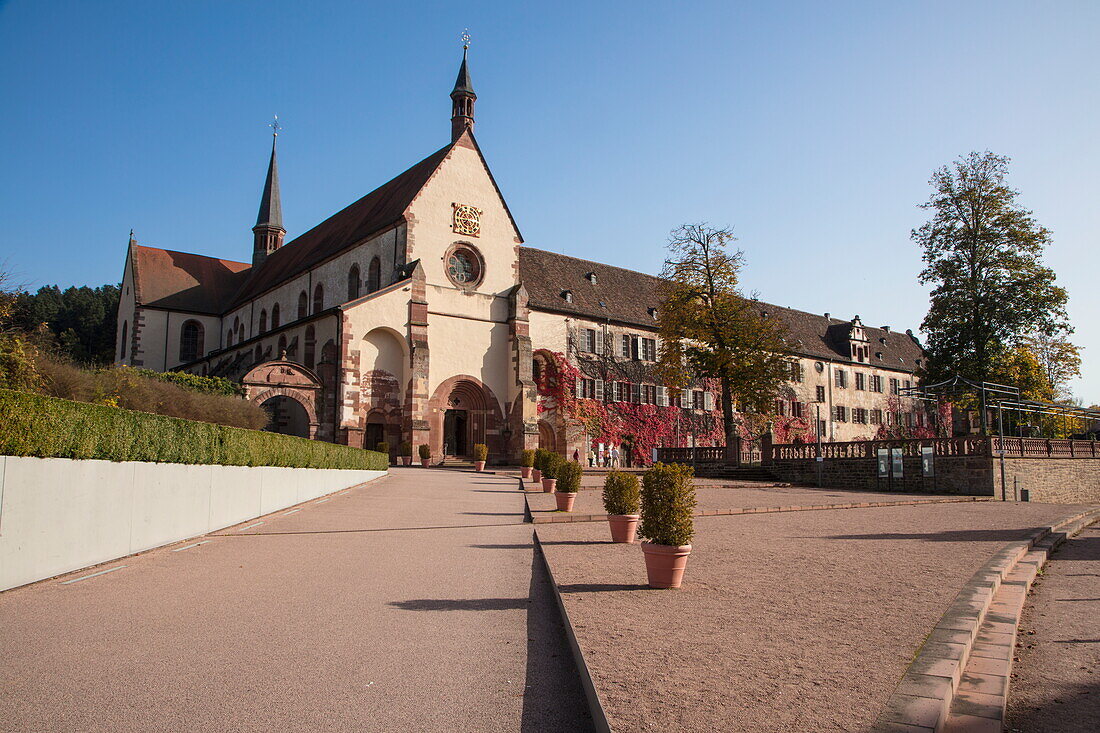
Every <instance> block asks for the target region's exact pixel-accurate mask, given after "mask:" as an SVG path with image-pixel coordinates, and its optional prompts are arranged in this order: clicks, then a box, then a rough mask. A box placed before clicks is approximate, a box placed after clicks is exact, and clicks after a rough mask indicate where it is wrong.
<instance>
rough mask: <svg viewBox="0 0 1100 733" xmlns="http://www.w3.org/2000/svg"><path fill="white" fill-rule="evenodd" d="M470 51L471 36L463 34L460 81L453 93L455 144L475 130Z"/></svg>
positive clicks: (475, 96) (459, 71)
mask: <svg viewBox="0 0 1100 733" xmlns="http://www.w3.org/2000/svg"><path fill="white" fill-rule="evenodd" d="M469 50H470V34H469V32H464V33H463V34H462V66H460V67H459V68H458V79H457V80H456V81H455V88H454V89H453V90H452V91H451V142H454V141H455V140H457V139H458V138H459V136H460V135H462V133H463V132H465V131H466V130H471V131H472V130H473V129H474V101H475V100H476V99H477V95H476V94H474V86H473V84H471V83H470V69H469V68H468V66H467V62H466V54H467V52H468V51H469Z"/></svg>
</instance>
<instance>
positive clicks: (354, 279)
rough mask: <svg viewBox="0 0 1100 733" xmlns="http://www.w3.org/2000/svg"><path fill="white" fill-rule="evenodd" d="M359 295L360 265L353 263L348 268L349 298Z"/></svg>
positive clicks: (352, 298) (353, 298)
mask: <svg viewBox="0 0 1100 733" xmlns="http://www.w3.org/2000/svg"><path fill="white" fill-rule="evenodd" d="M358 297H359V265H352V266H351V269H350V270H348V300H355V299H356V298H358Z"/></svg>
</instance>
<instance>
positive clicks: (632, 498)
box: [603, 471, 639, 514]
mask: <svg viewBox="0 0 1100 733" xmlns="http://www.w3.org/2000/svg"><path fill="white" fill-rule="evenodd" d="M638 506H639V494H638V477H637V476H635V475H634V474H632V473H625V472H623V471H610V472H608V474H607V478H605V479H604V482H603V508H604V511H606V512H607V513H608V514H637V513H638Z"/></svg>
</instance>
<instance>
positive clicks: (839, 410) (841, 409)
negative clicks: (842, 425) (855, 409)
mask: <svg viewBox="0 0 1100 733" xmlns="http://www.w3.org/2000/svg"><path fill="white" fill-rule="evenodd" d="M833 413H834V415H833V416H834V417H835V418H836V421H837V422H848V408H846V407H845V406H844V405H837V406H836V408H835V409H834V410H833Z"/></svg>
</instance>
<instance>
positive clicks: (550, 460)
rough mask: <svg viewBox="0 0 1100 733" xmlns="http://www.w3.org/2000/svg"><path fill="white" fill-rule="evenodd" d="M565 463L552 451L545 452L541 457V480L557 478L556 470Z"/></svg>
mask: <svg viewBox="0 0 1100 733" xmlns="http://www.w3.org/2000/svg"><path fill="white" fill-rule="evenodd" d="M564 463H565V459H564V458H562V457H561V456H559V455H558V454H557V453H554V452H553V451H546V455H545V456H543V457H542V477H543V478H557V477H558V470H559V469H560V468H561V467H562V465H563V464H564Z"/></svg>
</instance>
